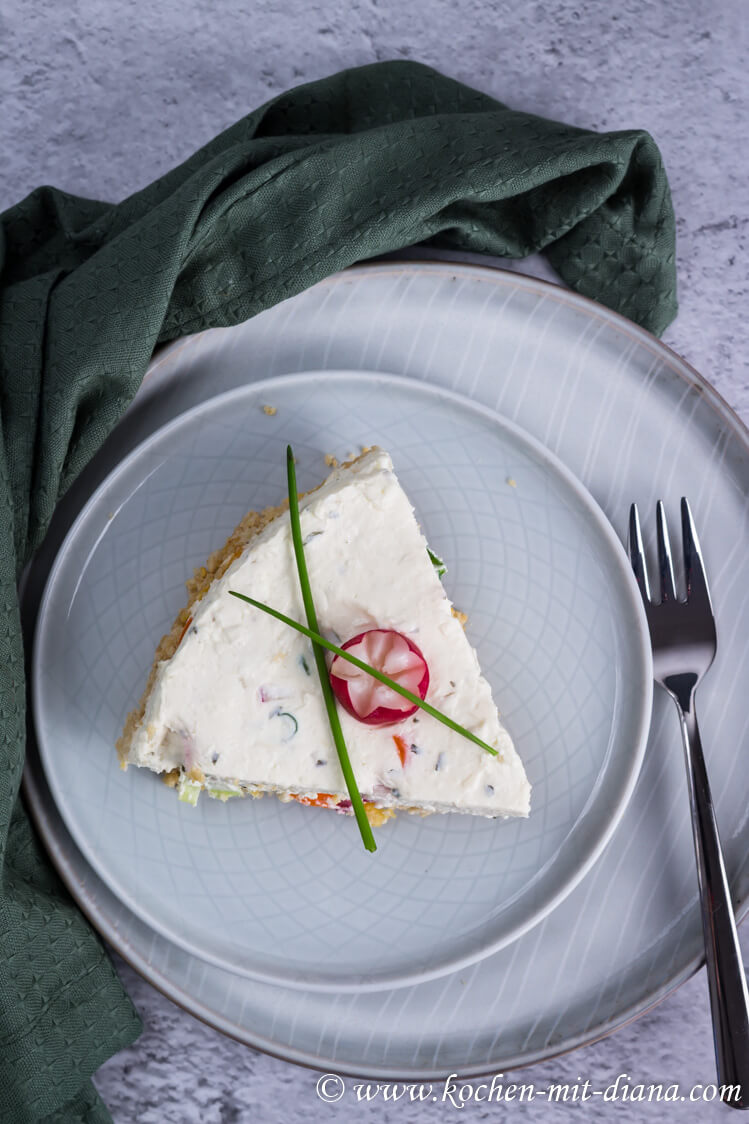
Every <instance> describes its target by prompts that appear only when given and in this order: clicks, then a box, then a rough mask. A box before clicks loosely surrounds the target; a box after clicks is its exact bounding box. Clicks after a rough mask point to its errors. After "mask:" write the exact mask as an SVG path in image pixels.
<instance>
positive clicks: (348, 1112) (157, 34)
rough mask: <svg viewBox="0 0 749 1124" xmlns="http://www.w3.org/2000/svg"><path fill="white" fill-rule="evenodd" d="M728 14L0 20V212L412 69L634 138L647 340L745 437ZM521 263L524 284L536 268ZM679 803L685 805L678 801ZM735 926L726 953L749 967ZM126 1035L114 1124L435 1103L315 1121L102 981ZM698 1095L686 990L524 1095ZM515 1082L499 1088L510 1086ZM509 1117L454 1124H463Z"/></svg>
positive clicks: (702, 1003)
mask: <svg viewBox="0 0 749 1124" xmlns="http://www.w3.org/2000/svg"><path fill="white" fill-rule="evenodd" d="M748 29H749V12H748V11H747V5H746V3H745V0H719V2H718V3H714V4H711V5H707V4H705V3H703V2H701V0H660V2H656V0H653V2H648V0H619V2H618V3H617V4H608V3H596V2H594V0H588V2H586V0H578V2H575V0H556V2H550V0H549V2H544V0H538V2H531V3H524V2H523V0H462V2H461V0H458V2H449V0H410V3H403V2H402V0H333V2H331V3H328V4H323V3H321V2H320V0H287V2H285V3H279V2H277V0H257V2H256V3H254V4H253V3H248V2H247V0H235V2H234V3H230V2H226V0H218V2H214V3H205V2H199V0H161V3H144V2H143V0H135V2H133V0H69V2H68V3H66V4H60V5H56V6H53V5H51V4H49V3H45V2H44V0H5V3H4V4H3V5H2V6H1V7H0V106H2V112H0V156H1V163H0V167H1V168H2V171H1V173H0V208H3V207H5V206H7V205H9V204H11V203H13V202H15V201H16V200H17V199H18V198H20V197H21V196H23V195H24V194H26V193H27V192H28V191H30V190H31V189H32V188H34V187H36V186H37V185H38V184H40V183H51V184H55V185H57V186H59V187H62V188H65V189H66V190H68V191H71V192H76V193H79V194H82V195H88V196H94V197H97V198H101V199H112V200H116V199H121V198H122V197H123V196H125V195H127V194H128V193H130V192H132V191H134V190H136V189H138V188H140V187H143V186H145V185H146V184H147V183H149V182H150V181H151V180H152V179H154V178H155V177H156V176H158V175H160V174H161V173H162V172H165V171H166V170H167V169H169V168H170V167H172V165H174V164H175V163H177V162H178V161H180V160H182V159H183V158H184V157H186V156H188V155H189V154H190V153H191V152H192V151H193V150H194V149H195V148H197V147H198V146H199V145H201V144H203V143H204V142H205V141H207V140H208V139H209V138H210V137H212V136H213V135H214V134H215V133H217V132H218V131H219V130H221V129H222V128H224V127H225V126H227V125H229V124H230V123H232V122H233V121H234V120H236V119H237V118H238V117H240V116H242V115H243V114H244V113H245V112H247V111H248V110H249V109H251V108H253V107H254V106H256V105H257V104H258V103H260V102H262V101H264V100H266V99H267V98H269V97H271V96H272V95H274V94H276V93H278V92H279V91H281V90H283V89H285V88H286V87H288V86H291V85H294V84H296V83H299V82H303V81H306V80H308V79H312V78H318V77H321V76H323V75H325V74H329V73H331V72H332V71H335V70H338V69H340V68H342V67H346V66H354V65H358V64H361V63H366V62H372V61H374V60H377V59H390V58H414V59H419V60H421V61H423V62H426V63H430V64H431V65H433V66H435V67H438V68H440V69H442V70H443V71H445V72H446V73H448V74H450V75H452V76H453V77H456V78H459V79H462V80H463V81H465V82H468V83H471V84H473V85H475V86H478V87H481V88H482V89H484V90H486V91H487V92H489V93H491V94H493V95H495V96H496V97H498V98H500V99H501V100H503V101H506V102H508V103H509V104H511V105H513V106H517V107H519V108H524V109H527V110H530V111H531V112H534V113H539V114H544V115H547V116H550V117H555V118H558V119H560V120H565V121H569V122H571V123H573V124H576V125H582V126H586V127H589V128H598V129H618V128H631V127H643V128H646V129H648V130H649V131H650V132H651V133H652V134H653V135H654V137H655V138H656V140H657V142H658V144H659V145H660V147H661V150H662V152H663V155H664V158H665V162H666V167H667V169H668V172H669V176H670V179H671V185H672V189H673V195H674V205H675V209H676V215H677V226H678V265H679V282H680V304H681V311H680V313H679V317H678V319H677V320H676V321H675V323H674V324H673V325H672V326H671V327H670V328H669V329H668V332H667V333H666V337H665V338H666V340H667V342H668V343H669V344H670V345H671V346H672V347H674V348H675V349H676V350H677V351H679V352H680V353H681V354H682V355H684V356H685V357H686V358H687V359H688V360H689V361H690V362H692V363H693V364H694V365H695V366H696V367H697V368H698V369H699V370H700V371H702V373H703V374H704V375H706V376H707V378H708V379H710V380H711V381H712V382H713V383H714V384H715V385H716V386H717V387H718V389H719V390H720V391H721V392H722V393H723V395H724V396H725V398H727V399H728V401H729V403H730V404H731V405H732V406H734V407H735V408H736V409H738V410H739V411H740V413H741V414H742V416H743V417H744V420H746V421H749V309H747V296H749V267H748V266H747V258H746V245H747V229H748V227H749V152H748V151H747V141H749V135H748V129H747V122H748V121H749V76H748V72H749V52H748V51H747V46H749V30H748ZM537 268H538V267H537V266H536V265H533V264H532V265H531V269H532V270H536V269H537ZM685 798H686V793H685ZM747 938H749V932H748V931H747V926H744V948H745V951H747V952H748V953H749V939H747ZM118 968H119V970H120V971H121V974H122V978H123V980H124V982H125V985H126V986H127V988H128V989H129V991H130V993H131V994H132V996H133V998H134V999H135V1002H136V1003H137V1005H138V1007H139V1009H140V1011H141V1013H142V1015H143V1018H144V1021H145V1025H146V1029H145V1032H144V1034H143V1035H142V1037H141V1038H140V1040H139V1041H138V1042H137V1043H136V1044H135V1045H134V1046H133V1047H132V1048H131V1049H129V1050H125V1051H123V1052H122V1053H120V1054H119V1055H117V1056H116V1057H115V1058H113V1059H112V1060H111V1061H109V1062H108V1063H107V1064H106V1065H105V1066H104V1067H103V1068H102V1069H101V1070H100V1072H99V1073H98V1075H97V1078H96V1082H97V1085H98V1087H99V1089H100V1090H101V1092H102V1094H103V1096H104V1097H105V1099H106V1100H107V1102H108V1104H109V1105H110V1106H111V1109H112V1113H113V1116H114V1118H115V1121H116V1122H117V1124H125V1122H130V1121H137V1122H138V1124H172V1122H174V1124H192V1122H197V1121H201V1122H202V1124H232V1122H240V1124H244V1122H245V1121H246V1122H248V1124H249V1122H252V1124H275V1122H279V1124H281V1122H283V1124H294V1122H295V1121H302V1120H309V1119H313V1120H321V1121H322V1120H328V1119H330V1120H336V1121H339V1120H340V1121H342V1120H344V1119H349V1118H350V1119H355V1120H361V1121H367V1122H369V1121H374V1120H381V1121H393V1122H395V1121H398V1122H400V1121H403V1122H404V1124H405V1122H409V1124H411V1122H422V1121H427V1120H437V1119H442V1118H443V1117H444V1116H445V1115H447V1114H448V1113H452V1112H453V1111H454V1110H451V1109H449V1108H445V1107H443V1106H440V1105H435V1104H431V1103H430V1104H424V1105H412V1106H409V1105H404V1104H402V1103H398V1104H396V1105H392V1104H390V1105H385V1104H384V1103H382V1102H380V1103H379V1104H377V1105H371V1104H370V1105H368V1106H364V1105H357V1104H356V1103H354V1101H353V1099H351V1098H349V1097H344V1099H343V1101H341V1102H340V1103H339V1104H338V1105H336V1106H326V1105H323V1104H322V1103H321V1102H320V1101H318V1100H317V1098H316V1096H315V1081H316V1079H317V1075H316V1074H314V1073H312V1072H311V1071H308V1070H304V1069H300V1068H298V1067H296V1066H292V1065H288V1064H287V1063H284V1062H280V1061H277V1060H275V1059H273V1058H268V1057H265V1056H264V1055H261V1054H257V1053H255V1052H254V1051H252V1050H249V1049H247V1048H245V1047H243V1046H240V1045H238V1044H236V1043H234V1042H231V1041H229V1040H228V1039H226V1038H223V1037H222V1036H221V1035H219V1034H218V1033H216V1032H215V1031H212V1030H210V1029H208V1028H207V1027H205V1026H203V1025H202V1024H201V1023H199V1022H197V1021H195V1020H194V1019H192V1018H191V1017H190V1016H189V1015H186V1014H184V1013H183V1012H182V1011H180V1010H178V1009H177V1008H176V1007H174V1006H173V1005H172V1004H171V1003H170V1002H169V1001H167V1000H166V999H164V998H163V997H161V996H160V995H159V994H158V993H157V992H156V991H154V990H153V989H152V988H151V987H150V986H149V985H147V984H146V983H144V982H143V981H142V980H141V979H140V978H139V977H137V976H136V975H135V974H134V973H133V972H132V971H130V970H129V969H128V968H127V967H126V966H124V965H123V964H122V963H121V962H120V961H118ZM619 1073H627V1074H629V1075H630V1076H631V1079H632V1082H633V1083H635V1082H651V1081H654V1082H655V1081H680V1082H682V1083H683V1084H684V1085H685V1086H690V1085H692V1084H693V1083H695V1082H698V1081H699V1082H709V1081H712V1080H713V1061H712V1044H711V1037H710V1024H709V1017H708V1008H707V996H706V984H705V978H704V973H700V974H699V975H698V976H697V977H696V978H694V979H693V980H691V981H690V982H689V983H687V984H686V985H685V986H684V987H682V988H681V990H680V991H678V992H677V993H675V994H674V995H672V996H671V997H670V998H669V999H667V1000H666V1001H665V1002H664V1003H662V1004H661V1005H660V1007H658V1008H657V1009H655V1010H654V1011H651V1012H650V1013H649V1014H647V1015H645V1016H643V1017H642V1018H641V1019H639V1020H638V1021H637V1022H635V1023H634V1024H632V1025H631V1026H629V1027H625V1028H624V1029H622V1030H620V1031H619V1032H618V1033H617V1034H615V1035H613V1036H612V1037H610V1038H608V1039H605V1040H604V1041H602V1042H600V1043H598V1044H596V1045H593V1046H589V1047H587V1048H586V1049H583V1050H579V1051H577V1052H576V1053H574V1054H571V1055H569V1056H566V1057H563V1058H560V1059H558V1060H556V1061H553V1062H549V1063H547V1064H545V1065H539V1066H535V1067H533V1068H532V1069H530V1070H525V1071H523V1073H522V1079H523V1080H525V1081H536V1082H537V1083H538V1084H546V1083H547V1082H550V1081H565V1082H566V1081H575V1080H576V1079H577V1078H578V1076H579V1075H580V1076H582V1077H583V1079H584V1078H590V1080H591V1081H592V1082H593V1083H594V1084H595V1085H597V1086H598V1087H604V1086H605V1085H607V1084H608V1083H609V1082H611V1081H612V1080H613V1079H614V1078H615V1077H616V1076H617V1074H619ZM520 1077H521V1075H520V1074H518V1079H520ZM510 1111H511V1106H497V1105H496V1104H493V1105H483V1106H471V1107H468V1108H466V1109H465V1110H464V1111H463V1112H462V1114H461V1116H462V1119H464V1120H468V1121H478V1120H502V1119H505V1118H506V1116H507V1115H509V1112H510ZM622 1112H626V1113H627V1114H628V1116H629V1118H630V1119H632V1120H653V1121H656V1120H661V1119H662V1120H664V1121H665V1120H667V1119H668V1120H670V1119H676V1118H678V1119H679V1120H684V1121H690V1122H691V1121H694V1122H697V1121H700V1122H701V1121H707V1120H713V1119H714V1120H718V1119H719V1118H721V1117H722V1118H723V1119H726V1113H727V1112H728V1110H726V1109H723V1108H721V1107H719V1106H717V1105H711V1106H705V1105H698V1104H696V1105H685V1104H679V1105H678V1107H677V1106H674V1105H669V1104H660V1105H658V1104H651V1105H647V1104H645V1105H636V1106H632V1107H630V1108H629V1109H627V1108H625V1107H624V1106H623V1105H615V1104H614V1105H602V1104H601V1103H600V1102H599V1101H598V1102H593V1103H589V1104H587V1105H574V1104H568V1105H563V1104H559V1105H555V1106H551V1107H547V1106H546V1105H545V1104H544V1103H543V1102H540V1103H539V1102H537V1103H536V1104H535V1105H525V1106H524V1108H523V1113H524V1119H525V1120H526V1121H528V1122H532V1121H535V1120H540V1119H541V1116H542V1115H546V1114H548V1116H549V1118H550V1119H556V1120H558V1121H559V1124H563V1122H564V1121H568V1120H572V1119H590V1120H603V1119H606V1120H608V1119H614V1118H617V1119H620V1118H621V1113H622Z"/></svg>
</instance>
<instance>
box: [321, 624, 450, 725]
mask: <svg viewBox="0 0 749 1124" xmlns="http://www.w3.org/2000/svg"><path fill="white" fill-rule="evenodd" d="M341 647H342V648H343V649H344V651H346V652H350V653H351V655H352V656H356V657H357V658H358V659H360V660H362V661H363V662H364V663H367V664H369V666H370V667H373V668H375V669H376V670H377V671H381V672H382V673H383V675H387V676H388V678H389V679H393V680H394V681H395V682H396V683H397V684H398V685H399V686H401V687H405V688H406V689H407V690H409V691H411V693H412V694H414V695H418V696H419V698H420V699H423V698H425V697H426V693H427V689H428V687H429V668H428V667H427V662H426V660H425V659H424V657H423V655H422V654H421V652H420V651H419V649H418V648H417V647H416V645H415V644H414V643H413V641H411V640H409V639H408V637H407V636H404V635H403V633H402V632H396V631H395V630H394V629H392V628H372V629H370V630H369V631H368V632H360V633H359V635H358V636H354V637H352V639H351V640H347V641H346V643H345V644H342V645H341ZM330 683H331V686H332V688H333V691H334V693H335V697H336V698H337V699H338V701H339V703H340V704H341V706H342V707H343V708H344V709H345V710H347V711H348V712H349V714H352V715H353V716H354V718H358V719H359V721H360V722H366V723H367V724H368V725H370V726H387V725H391V724H392V723H394V722H402V721H403V719H404V718H408V717H409V715H411V714H413V713H414V711H415V710H418V707H417V706H415V705H414V704H413V703H411V702H409V701H408V699H404V698H403V696H402V695H398V694H396V692H395V691H394V690H392V688H391V687H387V686H386V685H385V684H384V683H380V682H378V680H377V679H374V678H373V677H372V676H371V675H369V674H368V672H366V671H362V670H361V669H360V668H358V667H355V666H354V665H353V664H351V663H348V661H347V660H344V659H343V658H342V657H341V656H336V658H335V659H334V660H333V663H332V664H331V667H330Z"/></svg>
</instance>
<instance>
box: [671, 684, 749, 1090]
mask: <svg viewBox="0 0 749 1124" xmlns="http://www.w3.org/2000/svg"><path fill="white" fill-rule="evenodd" d="M684 704H686V706H685V705H684ZM676 705H677V707H678V709H679V717H680V720H681V733H682V738H683V740H684V751H685V754H686V764H687V783H688V787H689V802H690V805H691V809H692V829H693V833H694V850H695V854H696V857H697V878H698V881H699V887H700V902H701V907H702V928H703V931H704V935H705V959H706V962H707V982H708V987H709V990H710V1009H711V1012H712V1021H713V1041H714V1044H715V1059H716V1062H717V1068H718V1085H719V1086H734V1089H733V1090H725V1091H724V1092H722V1093H721V1097H722V1099H723V1101H724V1102H725V1103H726V1104H729V1105H731V1107H732V1108H749V993H747V986H746V973H745V971H744V965H743V962H742V957H741V946H740V944H739V936H738V932H737V931H736V919H735V917H734V912H733V906H732V905H731V892H730V888H729V885H728V878H727V876H726V867H725V863H724V861H723V851H722V849H721V846H720V837H719V835H718V825H717V823H716V820H715V810H714V808H713V799H712V796H711V793H710V784H709V782H708V779H707V769H706V768H705V757H704V754H703V752H702V742H701V740H700V731H699V727H698V725H697V715H696V714H695V710H694V694H693V693H690V696H689V698H688V699H684V701H683V703H682V702H680V701H679V700H678V699H677V704H676ZM736 1086H738V1089H737V1088H736Z"/></svg>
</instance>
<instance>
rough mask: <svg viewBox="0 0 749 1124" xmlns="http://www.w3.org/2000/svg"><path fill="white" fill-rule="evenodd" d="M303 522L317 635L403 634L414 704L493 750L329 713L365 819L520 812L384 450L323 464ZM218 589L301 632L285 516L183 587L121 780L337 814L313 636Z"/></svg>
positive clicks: (279, 513)
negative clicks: (161, 782)
mask: <svg viewBox="0 0 749 1124" xmlns="http://www.w3.org/2000/svg"><path fill="white" fill-rule="evenodd" d="M300 510H301V528H302V537H303V540H304V544H305V556H306V559H307V566H308V569H309V577H310V584H311V588H312V592H313V595H314V599H315V605H316V608H317V615H318V619H319V622H320V628H321V630H322V631H323V632H324V634H325V635H326V636H328V637H329V638H330V639H332V640H333V641H334V642H335V643H337V644H344V645H345V644H346V642H348V641H349V640H350V639H352V638H353V637H356V636H358V635H359V634H362V633H366V632H368V631H370V630H393V631H394V632H396V633H398V634H400V636H401V637H405V638H406V639H407V641H408V642H409V644H410V645H412V646H413V647H415V648H417V649H418V651H419V652H420V653H422V655H423V659H424V660H425V661H426V664H427V667H428V688H427V694H426V701H427V702H429V703H431V704H432V705H433V706H434V707H436V708H437V709H438V710H440V711H441V712H442V713H443V714H446V715H447V716H448V717H450V718H452V719H453V720H454V721H455V722H457V723H459V724H460V725H461V726H464V727H465V728H466V729H469V730H471V731H472V732H474V733H475V734H477V735H478V737H480V738H481V739H482V740H483V741H485V742H486V743H488V744H489V745H491V746H493V747H495V748H496V749H497V750H498V756H496V757H494V756H492V755H491V754H489V753H487V752H486V751H485V750H483V749H481V748H480V747H479V746H477V745H475V744H474V743H472V742H470V741H468V740H467V739H466V738H464V737H463V736H462V735H460V734H458V733H455V732H454V731H452V730H450V729H449V728H448V727H446V726H444V725H443V724H442V723H440V722H439V721H437V720H436V719H434V718H433V717H431V716H429V715H428V714H426V713H424V712H423V711H421V710H418V711H416V712H414V713H412V714H410V715H408V717H404V718H403V720H401V721H396V722H395V723H394V724H389V725H377V724H368V723H367V722H365V721H363V720H361V719H360V718H359V717H357V716H356V715H355V714H354V713H349V712H348V711H347V710H345V709H344V708H343V707H339V710H340V714H341V725H342V729H343V734H344V737H345V740H346V744H347V746H348V751H349V755H350V758H351V763H352V766H353V770H354V775H355V777H356V781H357V785H358V788H359V791H360V792H361V794H362V797H363V799H364V801H365V808H366V809H367V814H368V816H369V819H370V821H371V822H372V823H375V824H378V823H382V822H383V821H384V820H385V819H388V818H389V817H390V816H391V815H392V814H393V810H394V809H398V808H400V809H404V810H406V811H413V812H419V813H422V814H424V813H428V812H467V813H471V814H473V815H479V816H527V815H528V810H529V800H530V785H529V783H528V780H527V778H526V775H525V771H524V769H523V765H522V763H521V761H520V758H519V757H518V754H517V753H516V751H515V749H514V747H513V744H512V741H511V740H510V737H509V735H508V733H507V732H506V730H505V729H504V728H503V727H502V725H501V723H500V720H499V716H498V713H497V707H496V705H495V704H494V702H493V700H492V694H491V689H490V687H489V684H488V683H487V681H486V680H485V679H484V678H483V676H482V674H481V669H480V667H479V664H478V659H477V657H476V653H475V651H474V650H473V648H472V647H471V645H470V644H469V642H468V639H467V638H466V635H465V632H464V630H463V627H462V624H461V621H460V619H459V614H456V612H455V611H454V610H453V608H452V606H451V604H450V601H449V600H448V598H447V596H446V594H445V590H444V587H443V585H442V582H441V580H440V577H439V575H438V573H437V567H436V566H435V564H434V559H433V556H431V555H430V553H429V551H428V549H427V543H426V540H425V539H424V536H423V535H422V533H421V530H420V529H419V525H418V523H417V522H416V518H415V516H414V511H413V508H412V507H411V504H410V503H409V500H408V498H407V496H406V494H405V492H404V491H403V489H402V488H401V486H400V484H399V483H398V480H397V478H396V475H395V473H394V471H393V465H392V461H391V459H390V457H389V456H388V454H387V453H386V452H384V451H383V450H381V449H378V448H373V449H370V450H368V451H366V452H365V453H363V454H362V455H361V456H360V457H358V458H357V459H356V460H354V461H351V462H349V463H347V464H345V465H342V466H340V467H336V468H335V469H334V471H333V472H332V473H331V474H330V476H329V477H328V479H327V480H326V481H325V482H324V483H323V484H322V485H321V486H320V487H319V488H317V489H316V490H315V491H313V492H309V493H308V494H307V495H306V496H305V497H303V498H302V500H301V501H300ZM230 589H234V590H237V591H239V592H241V593H244V594H246V595H248V596H251V597H253V598H255V599H256V600H259V601H263V602H265V603H266V604H269V605H271V606H273V608H275V609H278V610H280V611H281V612H283V613H285V614H286V615H287V616H290V617H292V618H294V619H295V620H297V621H302V622H304V620H305V617H304V610H303V606H302V600H301V593H300V587H299V579H298V575H297V570H296V565H295V561H294V555H293V548H292V541H291V532H290V520H289V515H288V510H287V506H286V504H282V505H281V506H280V507H278V508H273V509H268V510H266V511H264V512H262V513H250V514H249V515H248V516H246V517H245V519H243V520H242V522H241V523H240V525H239V526H238V527H237V529H236V530H235V531H234V533H233V534H232V536H231V537H230V538H229V540H228V542H227V543H226V544H225V546H224V547H223V548H222V549H221V550H219V551H217V552H216V553H215V554H214V555H213V556H212V557H211V558H210V559H209V560H208V563H207V564H206V567H204V568H202V569H200V570H198V571H196V574H195V577H194V578H193V579H192V581H191V582H188V592H189V596H190V601H189V604H188V606H187V608H186V609H184V610H182V612H181V614H180V615H179V617H178V618H177V620H176V621H175V624H174V627H173V628H172V630H171V632H170V633H169V634H168V635H167V636H165V637H164V638H163V639H162V641H161V644H160V645H159V648H158V650H157V653H156V660H155V663H154V666H153V668H152V671H151V675H150V678H149V681H148V685H147V687H146V692H145V694H144V697H143V699H142V701H141V704H140V706H139V707H138V709H137V710H135V711H134V712H133V713H132V714H131V715H130V717H129V718H128V720H127V723H126V725H125V729H124V732H123V735H122V737H121V738H120V739H119V741H118V745H117V748H118V752H119V755H120V760H121V763H122V766H123V768H126V767H127V765H128V764H132V765H141V766H145V767H147V768H149V769H153V770H154V771H155V772H157V773H162V774H164V779H165V780H166V781H167V783H169V784H173V785H175V786H176V787H177V788H178V789H179V794H180V796H181V797H182V798H183V799H185V800H187V801H189V802H191V803H194V801H195V800H196V799H197V796H198V794H199V793H200V791H201V789H206V790H207V791H208V794H209V795H211V796H217V797H219V798H221V799H227V798H228V797H229V796H232V795H252V796H261V795H264V794H266V793H273V794H275V795H276V796H278V797H280V799H281V800H300V801H301V802H302V803H309V804H315V805H319V806H325V807H331V808H336V809H338V810H339V811H341V812H347V813H348V812H350V808H351V805H350V801H349V798H348V793H347V791H346V786H345V783H344V780H343V776H342V774H341V769H340V766H339V763H338V757H337V754H336V750H335V747H334V745H333V742H332V739H331V735H330V727H329V724H328V717H327V713H326V710H325V706H324V703H323V699H322V694H321V691H320V683H319V679H318V677H317V672H316V668H315V663H314V658H313V654H312V648H311V644H310V642H309V640H307V639H306V638H305V637H304V636H302V635H300V634H299V633H297V632H295V631H294V630H293V629H291V628H289V627H288V626H287V625H284V624H282V623H280V622H279V621H277V620H275V619H274V618H272V617H270V616H267V615H266V614H265V613H263V612H261V611H259V610H257V609H254V608H251V607H250V606H248V605H246V604H244V603H242V602H241V601H239V600H237V599H236V598H234V597H232V596H230V595H229V590H230ZM365 662H370V663H371V661H370V660H366V661H365ZM348 666H350V665H348ZM366 678H367V682H368V683H369V684H370V685H371V684H372V679H371V677H370V676H367V677H366ZM389 694H390V696H391V698H392V696H393V692H392V691H390V692H389Z"/></svg>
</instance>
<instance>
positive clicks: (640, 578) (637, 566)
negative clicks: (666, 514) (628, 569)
mask: <svg viewBox="0 0 749 1124" xmlns="http://www.w3.org/2000/svg"><path fill="white" fill-rule="evenodd" d="M627 545H628V550H629V560H630V562H631V563H632V569H633V570H634V573H635V578H636V580H637V584H638V586H639V587H640V593H641V594H642V599H643V601H645V602H646V603H647V602H648V601H649V600H650V586H649V585H648V568H647V565H646V563H645V551H644V550H643V547H642V532H641V530H640V516H639V514H638V511H637V504H636V503H633V504H632V506H631V507H630V509H629V538H628V544H627Z"/></svg>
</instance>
